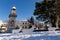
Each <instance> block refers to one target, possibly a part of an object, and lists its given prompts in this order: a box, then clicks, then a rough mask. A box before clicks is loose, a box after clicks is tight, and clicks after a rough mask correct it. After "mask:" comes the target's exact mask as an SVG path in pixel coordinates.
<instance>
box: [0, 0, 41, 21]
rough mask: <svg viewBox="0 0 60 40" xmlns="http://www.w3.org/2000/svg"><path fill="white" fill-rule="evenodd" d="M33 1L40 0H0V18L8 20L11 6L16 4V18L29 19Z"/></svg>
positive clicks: (33, 4) (39, 0)
mask: <svg viewBox="0 0 60 40" xmlns="http://www.w3.org/2000/svg"><path fill="white" fill-rule="evenodd" d="M35 2H41V0H0V20H8V19H9V18H8V16H9V13H10V11H11V8H12V7H13V6H16V9H17V10H16V11H17V12H16V13H17V20H25V19H29V18H30V17H31V16H33V12H34V9H35Z"/></svg>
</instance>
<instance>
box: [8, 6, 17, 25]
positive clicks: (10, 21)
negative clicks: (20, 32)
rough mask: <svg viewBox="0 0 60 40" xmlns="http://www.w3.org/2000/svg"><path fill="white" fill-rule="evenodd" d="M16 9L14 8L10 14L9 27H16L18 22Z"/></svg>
mask: <svg viewBox="0 0 60 40" xmlns="http://www.w3.org/2000/svg"><path fill="white" fill-rule="evenodd" d="M16 17H17V15H16V7H15V6H13V7H12V9H11V12H10V14H9V26H14V25H15V22H16Z"/></svg>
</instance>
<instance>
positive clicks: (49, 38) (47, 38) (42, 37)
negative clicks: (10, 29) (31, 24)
mask: <svg viewBox="0 0 60 40" xmlns="http://www.w3.org/2000/svg"><path fill="white" fill-rule="evenodd" d="M0 40H60V34H59V35H58V34H57V33H56V34H54V32H51V33H50V34H49V33H47V32H32V33H17V34H16V33H14V34H13V33H5V34H0Z"/></svg>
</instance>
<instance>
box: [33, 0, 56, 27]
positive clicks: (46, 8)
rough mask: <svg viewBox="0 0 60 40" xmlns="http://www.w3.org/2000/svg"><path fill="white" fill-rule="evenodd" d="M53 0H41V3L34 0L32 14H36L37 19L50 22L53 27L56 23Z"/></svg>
mask: <svg viewBox="0 0 60 40" xmlns="http://www.w3.org/2000/svg"><path fill="white" fill-rule="evenodd" d="M55 8H56V6H55V0H51V1H50V0H43V1H42V2H41V3H40V2H36V6H35V10H34V13H33V15H34V16H36V19H37V20H41V19H42V20H41V21H46V20H49V22H50V23H51V24H52V26H53V27H55V26H56V25H55V23H56V12H55V11H56V10H55Z"/></svg>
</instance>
